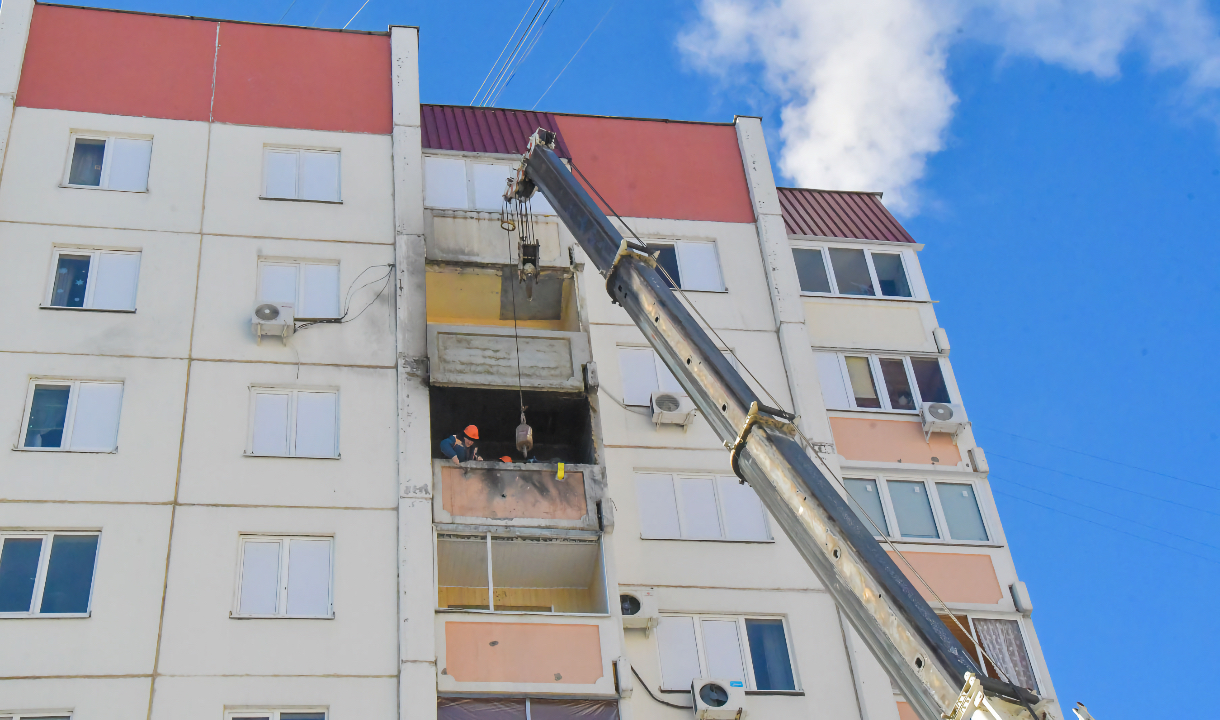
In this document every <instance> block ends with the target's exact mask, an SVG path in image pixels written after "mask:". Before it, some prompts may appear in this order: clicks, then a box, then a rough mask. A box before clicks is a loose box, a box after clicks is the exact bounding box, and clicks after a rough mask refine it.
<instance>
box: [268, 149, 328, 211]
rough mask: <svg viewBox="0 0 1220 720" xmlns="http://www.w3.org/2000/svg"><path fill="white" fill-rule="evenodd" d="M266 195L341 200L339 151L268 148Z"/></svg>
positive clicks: (296, 198)
mask: <svg viewBox="0 0 1220 720" xmlns="http://www.w3.org/2000/svg"><path fill="white" fill-rule="evenodd" d="M263 197H264V198H268V199H273V200H313V201H315V202H341V199H342V188H341V181H340V173H339V151H337V150H295V149H291V148H264V150H263Z"/></svg>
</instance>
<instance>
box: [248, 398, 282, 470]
mask: <svg viewBox="0 0 1220 720" xmlns="http://www.w3.org/2000/svg"><path fill="white" fill-rule="evenodd" d="M250 451H251V452H252V453H253V454H255V455H278V456H284V455H287V454H288V395H287V394H281V393H257V394H255V396H254V442H253V446H252V447H251V448H250Z"/></svg>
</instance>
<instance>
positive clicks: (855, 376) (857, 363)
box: [846, 356, 881, 408]
mask: <svg viewBox="0 0 1220 720" xmlns="http://www.w3.org/2000/svg"><path fill="white" fill-rule="evenodd" d="M846 361H847V377H848V379H850V380H851V391H852V394H853V395H854V396H855V398H856V407H862V408H879V407H881V398H879V397H877V385H876V383H874V382H873V368H872V367H871V366H870V365H869V362H868V358H866V357H851V356H848V357H847V358H846Z"/></svg>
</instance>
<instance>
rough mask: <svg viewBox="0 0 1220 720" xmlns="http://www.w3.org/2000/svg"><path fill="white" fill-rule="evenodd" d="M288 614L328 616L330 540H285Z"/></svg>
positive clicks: (281, 719)
mask: <svg viewBox="0 0 1220 720" xmlns="http://www.w3.org/2000/svg"><path fill="white" fill-rule="evenodd" d="M288 614H289V615H296V616H298V617H302V616H309V617H325V616H327V615H330V540H292V541H290V542H289V543H288ZM280 720H283V716H281V718H280Z"/></svg>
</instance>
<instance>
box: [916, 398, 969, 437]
mask: <svg viewBox="0 0 1220 720" xmlns="http://www.w3.org/2000/svg"><path fill="white" fill-rule="evenodd" d="M919 418H920V419H921V420H923V434H924V439H925V440H927V439H928V438H929V437H930V436H931V434H932V433H934V432H943V433H952V434H953V436H954V437H957V434H958V433H959V432H961V431H962V429H963V428H965V427H966V426H967V425H969V424H970V423H969V421H967V420H966V408H964V407H962V406H961V405H956V404H954V403H938V402H931V403H924V404H923V407H921V408H920V409H919Z"/></svg>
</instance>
